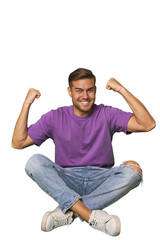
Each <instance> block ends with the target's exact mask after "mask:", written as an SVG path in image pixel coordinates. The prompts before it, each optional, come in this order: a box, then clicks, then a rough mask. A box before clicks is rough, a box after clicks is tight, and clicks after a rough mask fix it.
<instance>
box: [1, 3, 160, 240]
mask: <svg viewBox="0 0 160 240" xmlns="http://www.w3.org/2000/svg"><path fill="white" fill-rule="evenodd" d="M159 12H160V7H159V1H158V0H157V1H156V0H152V1H147V0H146V1H143V0H142V1H141V0H138V1H137V0H134V1H129V0H128V1H125V0H111V1H107V0H105V1H104V0H99V1H95V0H92V1H91V0H80V1H76V0H74V1H73V0H57V1H53V0H52V1H47V0H46V1H42V0H38V1H36V0H32V1H31V0H27V1H22V0H19V1H17V0H15V1H9V0H1V2H0V79H1V84H0V104H1V105H0V106H1V117H0V121H1V122H0V127H1V138H0V141H1V142H0V146H1V174H0V178H1V179H0V184H1V186H0V187H1V197H0V201H1V204H0V207H1V209H0V221H1V223H0V226H1V230H0V235H1V236H3V239H9V238H17V239H24V240H25V239H35V238H36V239H45V240H46V239H56V238H58V237H60V239H75V238H76V239H84V238H85V237H87V238H88V237H89V238H90V239H97V238H100V239H106V238H108V239H111V237H109V236H106V235H105V234H104V233H102V232H99V231H96V230H94V229H92V228H90V227H89V226H88V225H87V223H81V222H80V220H79V219H77V220H76V221H75V222H74V223H73V224H72V225H70V226H69V227H68V228H67V227H63V228H59V229H56V230H54V231H53V232H51V233H44V232H42V231H41V230H40V224H41V218H42V216H43V214H44V213H45V211H48V210H52V209H54V208H55V207H56V206H57V204H56V202H54V201H53V200H52V199H51V198H50V197H49V196H47V194H45V193H44V192H43V191H42V190H41V189H39V187H38V186H37V185H36V184H35V183H34V182H33V181H31V180H30V179H29V178H28V177H27V176H26V174H25V172H24V167H25V163H26V161H27V159H28V158H29V157H30V156H31V155H32V154H34V153H42V154H45V155H47V156H48V157H50V158H51V159H52V160H53V161H54V145H53V143H52V141H51V140H48V141H46V142H45V143H44V144H43V145H42V146H41V147H40V148H38V147H36V146H32V147H30V148H28V149H25V150H15V149H12V148H11V138H12V133H13V129H14V125H15V122H16V120H17V117H18V115H19V113H20V110H21V106H22V104H23V101H24V99H25V96H26V94H27V92H28V89H29V88H30V87H34V88H36V89H39V91H40V92H41V94H42V96H41V98H40V99H39V100H36V101H35V102H34V104H33V105H32V107H31V110H30V115H29V125H30V124H31V123H34V122H35V121H36V120H38V119H39V117H40V116H41V115H42V114H43V113H46V112H47V111H49V110H51V109H55V108H58V107H60V106H64V105H70V104H71V100H70V98H69V96H68V94H67V91H66V89H67V85H68V83H67V78H68V75H69V73H70V72H71V71H73V70H75V69H76V68H79V67H85V68H89V69H91V70H92V71H93V73H94V74H95V75H96V76H97V89H98V92H97V100H96V103H97V104H100V103H104V104H105V105H112V106H116V107H119V108H121V109H123V110H126V111H129V110H130V109H129V107H128V105H127V104H126V103H125V101H124V100H123V98H122V97H121V96H120V95H119V94H117V93H114V92H112V91H107V90H106V89H105V85H106V83H107V81H108V79H109V78H110V77H115V78H117V80H119V81H120V82H121V83H122V84H123V85H124V86H125V87H126V88H127V89H128V90H130V91H131V92H132V93H133V94H134V95H135V96H136V97H138V98H139V99H140V100H141V101H142V102H143V103H144V104H145V106H146V107H147V108H148V110H149V111H150V113H151V114H152V115H153V117H154V118H155V120H156V122H157V127H156V128H155V129H154V130H153V131H151V132H149V133H136V134H132V135H130V136H125V134H123V133H119V134H116V135H115V136H114V139H113V146H114V153H115V158H116V165H119V164H120V163H121V162H122V161H124V160H128V159H133V160H136V161H138V162H139V163H140V165H141V166H142V168H143V171H144V183H143V185H142V187H141V186H140V187H139V188H137V189H135V190H133V191H132V192H130V193H129V194H128V195H127V196H126V197H124V198H123V199H121V200H120V201H118V202H117V203H115V204H114V205H112V206H110V207H108V209H107V211H108V212H109V213H111V214H117V215H118V216H119V217H120V218H121V221H122V232H121V235H120V236H119V237H117V239H123V240H125V239H127V240H128V239H130V240H132V239H142V238H143V239H145V237H147V238H148V237H151V238H152V239H154V240H156V239H158V238H159V237H158V235H159V214H160V211H159V209H160V208H159V202H160V194H159V183H160V180H159V167H160V163H159V140H160V138H159V130H160V129H159V102H160V97H159V85H158V84H159V79H160V70H159V65H160V35H159V29H160V26H159V25H160V14H159ZM86 235H87V236H86Z"/></svg>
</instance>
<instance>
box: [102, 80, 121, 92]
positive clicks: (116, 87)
mask: <svg viewBox="0 0 160 240" xmlns="http://www.w3.org/2000/svg"><path fill="white" fill-rule="evenodd" d="M122 88H123V86H122V85H121V84H120V83H119V82H118V81H117V80H116V79H115V78H110V79H109V81H108V83H107V85H106V89H108V90H113V91H115V92H120V91H121V89H122Z"/></svg>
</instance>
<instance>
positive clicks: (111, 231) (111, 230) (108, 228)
mask: <svg viewBox="0 0 160 240" xmlns="http://www.w3.org/2000/svg"><path fill="white" fill-rule="evenodd" d="M89 225H90V226H91V227H93V228H94V229H97V230H100V231H102V232H105V233H107V234H108V235H110V236H117V235H119V234H120V230H121V223H120V219H119V218H118V217H117V216H115V215H109V214H108V213H107V212H105V211H103V210H93V211H92V213H91V215H90V219H89Z"/></svg>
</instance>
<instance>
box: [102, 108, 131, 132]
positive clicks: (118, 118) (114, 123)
mask: <svg viewBox="0 0 160 240" xmlns="http://www.w3.org/2000/svg"><path fill="white" fill-rule="evenodd" d="M105 111H106V118H107V121H108V125H109V128H110V131H111V133H112V135H113V134H114V133H115V132H124V133H125V134H130V133H129V132H127V125H128V121H129V119H130V118H131V117H132V116H133V113H131V112H124V111H122V110H120V109H118V108H113V107H108V106H107V107H105Z"/></svg>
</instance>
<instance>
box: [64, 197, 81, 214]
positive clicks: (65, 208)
mask: <svg viewBox="0 0 160 240" xmlns="http://www.w3.org/2000/svg"><path fill="white" fill-rule="evenodd" d="M80 199H81V197H80V196H77V197H76V198H75V199H74V200H73V201H72V202H71V203H70V204H69V205H68V206H65V207H63V208H62V209H61V210H62V212H63V213H66V212H67V211H68V210H69V209H70V208H71V207H72V206H73V205H74V204H75V203H76V202H77V201H78V200H80Z"/></svg>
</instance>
